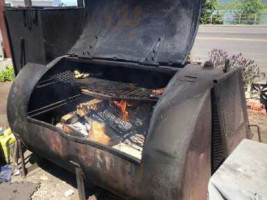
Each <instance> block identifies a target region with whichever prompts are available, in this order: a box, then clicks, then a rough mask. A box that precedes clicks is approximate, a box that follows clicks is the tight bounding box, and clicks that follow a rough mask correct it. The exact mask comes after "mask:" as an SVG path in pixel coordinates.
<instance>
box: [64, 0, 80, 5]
mask: <svg viewBox="0 0 267 200" xmlns="http://www.w3.org/2000/svg"><path fill="white" fill-rule="evenodd" d="M61 2H62V3H64V4H66V5H67V6H76V5H77V0H61Z"/></svg>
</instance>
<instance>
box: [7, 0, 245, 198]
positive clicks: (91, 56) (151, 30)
mask: <svg viewBox="0 0 267 200" xmlns="http://www.w3.org/2000/svg"><path fill="white" fill-rule="evenodd" d="M200 3H201V2H200V1H199V0H192V1H181V0H178V1H177V0H158V1H152V0H147V1H134V0H128V1H119V0H113V1H111V0H99V1H93V0H87V1H85V7H86V8H85V10H83V11H85V12H86V13H87V15H86V16H87V19H86V21H85V22H86V23H85V24H84V26H83V31H82V33H81V34H80V37H79V39H78V40H77V41H76V43H75V44H74V45H73V47H72V48H71V50H70V51H69V55H68V56H66V55H65V56H62V57H58V58H56V59H55V60H53V61H52V62H50V63H49V64H48V65H40V64H37V63H38V62H37V63H27V64H26V65H25V66H24V67H23V69H22V70H21V73H19V74H18V76H17V78H16V81H15V82H14V84H13V86H12V88H11V92H10V94H9V100H8V112H7V113H8V120H9V123H10V126H11V128H12V130H13V131H14V132H16V133H18V134H19V136H20V138H21V140H22V141H23V142H24V143H25V145H26V146H27V148H29V149H30V150H31V151H33V152H35V153H37V154H39V155H40V156H42V157H44V158H46V159H48V160H50V161H52V162H54V163H55V164H57V165H59V166H61V167H63V168H66V169H67V170H70V171H72V172H75V170H77V166H79V169H80V170H81V171H82V172H83V173H84V176H85V177H84V178H85V179H86V180H87V181H88V182H89V183H92V184H95V185H97V186H99V187H102V188H104V189H106V190H108V191H110V192H112V193H114V194H115V195H118V196H119V197H122V198H124V199H140V200H152V199H153V200H162V199H166V200H177V199H179V200H202V199H203V200H204V199H206V196H207V185H208V179H209V177H210V175H211V174H212V173H213V172H214V171H215V170H216V167H218V166H219V165H220V164H221V161H223V159H225V158H226V157H227V156H228V155H229V153H230V152H231V151H232V150H233V149H234V148H235V146H236V145H237V144H238V143H239V141H240V140H241V139H243V138H246V137H249V133H248V121H247V113H246V111H245V109H246V108H245V107H244V102H245V97H244V91H243V90H242V87H243V83H242V78H241V71H240V70H239V69H236V70H233V71H228V70H225V71H223V70H221V69H214V68H213V67H201V66H199V65H190V64H186V63H185V60H186V58H187V56H188V53H189V52H190V49H191V47H192V44H193V42H194V38H195V33H196V30H197V25H198V19H199V14H200ZM32 51H33V50H32ZM26 52H27V51H26ZM28 52H30V51H28ZM178 67H180V68H179V69H178ZM76 70H80V71H81V72H80V73H76V74H75V71H76ZM76 72H77V71H76ZM68 73H71V74H72V75H74V77H71V78H70V77H69V76H68V75H66V74H68ZM57 75H60V79H59V78H58V77H57V78H56V76H57ZM90 76H92V77H94V78H98V80H97V84H96V85H94V86H93V87H91V86H92V84H91V83H90V84H87V85H86V84H85V85H86V86H88V85H89V89H90V91H91V94H90V95H84V94H83V91H81V87H80V85H79V84H77V83H75V81H76V82H77V80H75V79H80V78H85V77H86V78H88V77H90ZM100 79H103V81H102V82H101V81H100V82H99V80H100ZM81 80H82V79H81ZM81 80H79V81H81ZM112 81H113V82H116V84H115V86H114V84H113V82H112ZM225 81H226V83H225ZM227 81H229V82H230V83H231V84H230V83H228V82H227ZM131 83H134V84H138V87H135V88H134V90H131V91H130V92H127V91H126V93H125V95H126V97H127V98H128V97H131V95H133V96H134V95H135V96H134V97H135V100H136V101H143V100H144V99H142V95H143V94H142V95H139V96H138V95H136V93H135V92H136V90H140V88H142V89H143V90H144V94H145V95H143V96H145V98H151V97H152V96H153V95H154V96H153V98H155V103H156V104H154V105H153V109H152V116H151V118H150V120H148V121H149V122H145V124H146V131H147V133H146V134H145V143H144V146H143V149H142V156H141V158H135V157H133V156H131V155H130V154H127V153H125V152H122V151H119V150H118V149H114V148H111V147H110V146H109V145H108V143H109V141H108V142H107V141H104V142H100V141H94V140H93V139H92V138H90V136H89V137H88V138H87V137H86V138H85V137H76V136H74V135H73V134H71V130H66V129H65V130H64V128H63V129H61V128H59V127H57V126H56V124H57V123H58V122H59V121H61V122H62V121H64V120H65V121H67V120H68V119H69V116H66V114H69V113H70V112H75V114H77V115H79V117H81V118H84V120H85V121H86V120H87V118H86V117H88V115H87V114H88V113H86V112H87V111H86V109H85V110H83V107H84V105H88V106H89V107H90V103H88V102H91V100H93V101H94V102H102V101H106V99H104V98H103V95H102V96H100V95H99V94H103V93H104V94H105V92H106V93H108V92H107V88H112V87H114V88H112V92H109V93H113V91H114V89H120V87H121V86H122V85H124V86H125V85H127V87H128V86H129V84H131ZM227 83H228V84H230V85H227ZM101 84H102V86H103V87H102V88H100V90H97V89H98V88H97V87H98V86H99V85H101ZM127 87H126V88H127ZM87 89H88V88H87ZM89 89H88V90H89ZM124 89H125V88H124ZM124 89H123V90H124ZM147 89H149V92H148V93H146V92H147V91H148V90H147ZM92 91H93V93H94V94H97V95H99V96H98V97H94V96H93V95H92ZM116 92H117V91H116ZM121 93H122V90H119V93H118V94H117V97H115V98H118V99H116V101H114V100H113V99H112V98H113V97H112V98H111V97H110V96H108V97H106V98H107V99H110V98H111V100H109V102H108V103H111V104H112V103H113V104H114V105H115V106H117V107H120V108H121V110H122V113H123V118H122V119H123V120H124V121H123V122H125V119H126V118H128V116H127V115H125V113H126V107H127V105H128V106H129V105H130V103H129V102H128V101H126V100H128V99H119V98H121V97H123V95H121ZM151 95H152V96H151ZM91 96H93V97H92V98H91ZM139 97H140V98H139ZM88 98H89V99H88ZM95 98H97V100H96V99H95ZM231 99H234V100H235V101H234V102H231V101H230V100H231ZM99 100H100V101H99ZM224 101H225V102H227V103H225V102H224ZM146 103H148V104H151V101H149V102H148V101H146ZM94 106H95V105H94ZM73 108H75V109H78V112H76V111H74V110H75V109H74V110H73ZM90 108H91V107H90ZM92 112H93V111H92ZM64 116H65V117H64ZM62 117H63V119H62ZM228 118H229V119H232V120H229V119H228ZM102 122H104V123H105V124H108V120H106V119H102ZM110 127H111V125H110ZM67 128H70V126H69V127H67ZM115 132H117V133H119V132H120V131H115ZM217 140H219V141H217ZM73 163H75V165H74V164H73ZM76 172H77V171H76ZM79 182H80V180H79Z"/></svg>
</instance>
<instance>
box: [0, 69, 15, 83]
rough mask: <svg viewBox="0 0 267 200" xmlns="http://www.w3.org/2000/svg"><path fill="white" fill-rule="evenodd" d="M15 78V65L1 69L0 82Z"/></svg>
mask: <svg viewBox="0 0 267 200" xmlns="http://www.w3.org/2000/svg"><path fill="white" fill-rule="evenodd" d="M14 79H15V73H14V69H13V67H11V66H9V67H6V68H5V69H3V70H2V71H0V82H5V81H13V80H14Z"/></svg>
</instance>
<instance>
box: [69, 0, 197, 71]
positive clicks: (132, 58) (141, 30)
mask: <svg viewBox="0 0 267 200" xmlns="http://www.w3.org/2000/svg"><path fill="white" fill-rule="evenodd" d="M85 7H86V8H85V9H86V12H87V17H86V19H85V24H84V30H83V32H82V34H81V35H80V38H79V39H78V40H77V42H76V43H75V45H74V46H73V47H72V49H71V50H70V51H69V54H71V55H75V56H78V57H85V58H101V59H109V60H121V61H128V62H136V63H144V64H149V65H159V64H164V65H169V66H181V65H183V64H184V63H185V61H186V59H187V56H188V54H189V53H190V50H191V48H192V45H193V43H194V40H195V35H196V31H197V27H198V21H199V16H200V11H201V0H97V1H96V0H85Z"/></svg>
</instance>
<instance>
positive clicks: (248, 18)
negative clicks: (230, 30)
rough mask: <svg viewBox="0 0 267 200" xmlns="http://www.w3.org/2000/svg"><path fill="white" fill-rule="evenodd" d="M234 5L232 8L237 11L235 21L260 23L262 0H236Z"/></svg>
mask: <svg viewBox="0 0 267 200" xmlns="http://www.w3.org/2000/svg"><path fill="white" fill-rule="evenodd" d="M232 6H233V7H232V10H233V11H234V12H235V20H234V23H241V24H255V23H256V24H259V23H260V20H261V12H262V9H263V4H262V1H261V0H235V1H234V3H233V4H232Z"/></svg>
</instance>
